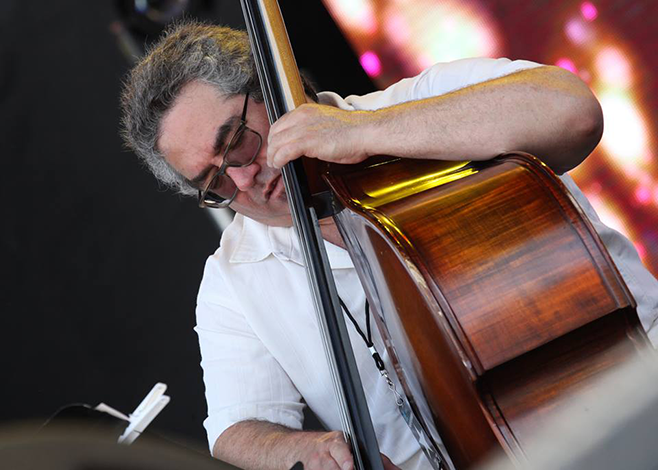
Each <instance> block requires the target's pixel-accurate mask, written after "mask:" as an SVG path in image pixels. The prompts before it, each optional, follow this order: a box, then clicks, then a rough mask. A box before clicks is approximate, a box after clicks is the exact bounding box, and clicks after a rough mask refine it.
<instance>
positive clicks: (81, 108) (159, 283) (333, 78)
mask: <svg viewBox="0 0 658 470" xmlns="http://www.w3.org/2000/svg"><path fill="white" fill-rule="evenodd" d="M316 3H318V4H316ZM208 4H209V5H210V6H209V8H208V10H207V11H205V12H204V14H205V17H206V18H215V19H216V20H215V21H216V22H219V23H223V24H228V25H231V26H238V27H242V26H241V25H242V14H241V12H240V10H239V3H238V2H237V1H230V2H208ZM321 8H322V7H321V5H319V2H293V1H287V2H282V9H283V11H284V14H285V15H286V19H287V24H288V28H289V31H290V36H291V40H292V43H293V46H294V47H295V48H296V52H297V59H298V63H299V64H300V66H301V67H302V68H303V69H305V70H307V71H308V72H309V74H310V75H311V77H312V78H314V79H315V81H316V82H317V83H318V85H319V86H320V87H321V88H328V89H333V90H335V91H337V92H339V93H341V94H350V93H363V92H366V91H369V90H371V89H372V85H371V84H370V82H369V80H368V79H367V77H366V76H365V74H364V73H363V71H362V70H361V69H360V67H359V66H358V63H357V61H356V59H355V58H354V56H353V54H352V53H351V51H350V50H349V48H348V46H347V45H346V44H345V42H344V40H343V39H342V37H341V36H340V33H339V32H338V31H337V29H336V28H335V26H334V25H333V23H332V21H331V19H330V18H329V16H328V15H327V14H326V12H325V11H324V10H322V9H321ZM118 17H119V15H118V12H117V9H116V5H115V4H114V3H113V2H109V1H108V2H80V1H72V0H68V1H66V0H59V1H57V2H47V1H30V2H25V1H21V0H2V2H0V103H1V104H0V126H1V132H0V154H1V158H2V163H1V164H2V171H1V172H0V175H1V178H2V180H1V181H0V188H1V191H2V192H1V198H0V207H1V211H2V212H1V214H0V221H1V222H0V223H1V224H2V236H1V237H0V243H1V245H0V270H1V274H2V278H1V281H2V288H1V290H0V292H1V293H0V312H1V321H0V361H1V363H2V368H1V371H2V383H3V384H4V386H3V387H2V395H1V400H0V420H2V423H3V424H7V423H12V422H17V421H23V420H28V419H29V420H34V421H35V422H36V423H39V422H43V421H45V420H46V419H47V417H48V416H50V415H51V414H52V413H54V412H55V411H56V410H57V409H58V408H59V407H60V406H62V405H65V404H69V403H76V402H83V403H89V404H92V405H95V404H97V403H99V402H101V401H104V402H106V403H108V404H110V405H111V406H114V407H115V408H117V409H119V410H121V411H123V412H126V413H129V412H130V411H132V410H133V409H134V408H135V407H136V406H137V404H138V403H139V401H140V400H141V399H142V397H143V396H144V395H145V394H146V393H147V392H148V391H149V390H150V388H151V387H152V386H153V385H154V384H155V383H156V382H158V381H161V382H165V383H167V384H168V385H169V389H168V394H169V395H170V396H171V397H172V401H171V403H170V404H169V406H168V407H167V408H166V409H165V410H164V412H163V413H162V414H161V415H160V417H158V419H157V420H156V421H155V422H154V425H153V427H154V428H155V429H156V430H158V431H159V432H162V433H164V434H167V435H170V436H175V437H176V436H178V437H182V438H184V439H187V440H188V441H191V443H193V444H197V445H198V446H199V447H200V448H203V447H204V446H205V445H206V441H205V439H206V438H205V431H204V430H203V428H202V421H203V419H204V418H205V413H206V406H205V399H204V395H203V383H202V373H201V369H200V367H199V360H200V358H199V352H198V346H197V339H196V334H195V333H194V331H193V327H194V323H195V319H194V305H195V297H196V293H197V288H198V284H199V281H200V278H201V273H202V269H203V263H204V261H205V259H206V257H207V256H208V255H209V254H211V253H212V252H213V251H214V250H215V249H216V247H217V245H218V242H219V236H220V233H219V230H218V229H217V227H216V226H215V224H214V223H213V222H212V221H211V219H210V217H208V215H207V214H205V213H204V212H203V211H201V210H199V209H196V207H195V203H194V201H192V200H187V199H183V198H180V197H178V196H176V195H173V194H172V193H171V192H169V191H165V190H164V189H162V188H160V187H159V186H158V184H157V183H156V181H155V180H154V179H153V178H152V177H151V176H150V175H149V174H148V173H147V172H146V170H145V169H144V168H142V167H141V166H140V164H139V163H138V161H137V159H136V158H135V156H134V155H132V154H131V153H130V152H127V151H125V150H123V149H122V142H121V140H120V138H119V136H118V131H117V130H118V127H119V110H118V96H119V93H120V89H121V81H122V79H123V77H124V76H125V74H126V72H127V71H128V69H129V67H130V63H129V61H128V60H127V59H126V57H124V55H122V53H121V52H120V50H119V48H118V47H117V42H116V38H115V36H114V35H113V34H112V33H110V30H109V25H110V23H111V22H112V21H115V20H117V19H118ZM326 44H331V48H327V46H326ZM323 48H324V49H323ZM339 60H340V61H341V62H340V63H339ZM320 77H321V78H322V79H321V80H320Z"/></svg>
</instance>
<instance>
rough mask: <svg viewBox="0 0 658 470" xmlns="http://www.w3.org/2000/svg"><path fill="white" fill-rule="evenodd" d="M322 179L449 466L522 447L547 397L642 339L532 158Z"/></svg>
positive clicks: (586, 379) (577, 216)
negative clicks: (396, 191)
mask: <svg viewBox="0 0 658 470" xmlns="http://www.w3.org/2000/svg"><path fill="white" fill-rule="evenodd" d="M446 168H448V171H447V172H446ZM326 179H327V181H328V183H329V185H330V186H331V187H332V189H333V190H334V191H335V193H336V194H337V197H338V198H339V199H340V201H341V203H342V204H343V205H344V206H345V210H344V211H343V212H342V213H341V214H339V215H338V216H337V222H338V223H339V226H340V228H341V233H343V235H344V238H346V242H347V244H348V246H349V247H350V250H351V251H352V254H353V256H356V258H357V261H356V263H355V264H356V266H357V270H358V271H359V275H360V276H361V278H362V282H363V284H364V286H365V288H366V292H367V295H368V297H369V299H370V301H371V303H372V304H373V305H374V306H375V308H376V309H377V310H378V313H379V314H380V315H381V317H382V318H383V321H380V322H379V324H380V327H381V329H382V332H383V335H384V337H385V338H386V339H387V341H388V345H389V347H390V348H391V355H392V357H394V358H400V357H401V358H403V359H399V360H397V362H396V368H397V369H399V370H401V371H402V373H401V377H400V379H401V382H402V383H403V386H404V387H405V391H407V392H409V393H412V392H413V390H411V388H413V387H411V385H412V384H413V383H416V382H417V383H420V384H421V385H422V392H421V395H422V396H421V397H416V398H417V399H418V400H426V401H427V403H428V404H429V407H430V409H431V412H429V413H426V416H423V417H422V419H423V420H424V421H426V424H427V426H428V427H429V428H431V427H432V426H434V427H435V428H436V429H437V430H438V431H439V433H440V434H441V436H442V437H443V439H444V441H445V443H446V446H447V447H448V449H449V452H450V455H451V456H452V458H453V460H454V461H455V464H456V465H457V468H460V469H466V468H471V467H472V466H473V465H475V463H476V462H479V461H481V459H483V458H485V456H486V455H487V453H488V452H489V451H491V450H492V449H494V448H503V449H504V450H505V451H506V452H508V454H509V455H510V456H511V457H513V458H523V451H522V447H523V443H524V442H526V438H527V436H528V435H529V434H530V433H531V432H532V431H533V430H534V429H535V428H536V427H537V426H541V423H542V422H544V420H545V418H546V416H547V415H549V414H550V412H551V410H552V409H553V408H555V407H556V406H558V404H559V403H561V402H563V401H564V400H565V399H566V398H567V397H568V396H570V395H571V394H572V393H573V391H574V390H577V389H579V388H582V387H585V386H586V384H589V383H590V380H591V378H592V377H594V376H597V375H598V374H599V373H602V372H603V371H605V370H608V369H609V368H611V367H612V366H614V365H615V364H616V363H617V362H618V361H617V359H619V358H620V357H622V356H627V355H633V354H635V351H636V343H637V342H639V343H646V342H647V341H646V336H644V334H643V332H642V331H641V328H640V326H639V322H638V320H637V315H636V314H635V312H634V301H633V299H632V297H631V296H630V294H629V293H628V289H627V288H626V286H625V285H624V283H623V281H622V280H621V277H620V275H619V273H618V271H617V270H616V268H615V267H614V265H612V263H611V260H610V257H609V255H608V254H607V252H606V251H605V248H604V247H603V244H602V243H601V241H600V239H599V238H598V236H597V235H596V233H595V232H594V231H593V229H592V227H591V224H590V223H589V222H588V221H587V220H585V218H584V217H583V215H582V213H581V211H580V209H579V208H578V207H577V206H575V205H574V203H573V201H572V198H571V197H570V195H569V194H568V193H566V192H565V191H566V190H565V189H564V187H563V186H562V184H561V182H560V181H559V180H558V179H557V178H556V177H555V176H554V175H552V173H551V172H550V170H549V169H548V168H547V167H545V166H544V165H542V164H541V163H539V162H538V161H537V160H536V159H534V158H533V157H531V156H526V155H522V154H513V155H509V156H508V157H507V158H505V159H500V160H497V161H493V162H486V163H477V164H469V165H466V166H463V165H461V166H458V167H454V169H453V168H452V167H450V166H449V165H447V164H446V163H445V162H427V161H409V160H406V161H402V160H395V159H394V160H390V161H388V162H384V163H382V162H381V161H379V162H378V163H377V164H376V165H368V163H365V164H362V165H361V167H360V168H359V169H357V171H354V168H351V169H350V171H349V172H348V171H345V170H344V169H343V168H340V167H334V168H333V169H332V172H331V173H330V174H329V175H327V176H326ZM391 185H395V186H396V189H397V188H401V190H400V193H405V194H404V196H405V197H404V198H402V197H397V196H396V195H392V193H391V191H389V190H388V188H390V187H391ZM359 257H363V258H368V262H367V263H366V262H365V261H360V260H359V259H358V258H359ZM631 337H632V338H634V340H633V341H631V340H630V339H629V338H631ZM613 350H614V351H624V352H623V353H620V354H618V355H617V353H612V352H611V351H613ZM430 421H431V422H430Z"/></svg>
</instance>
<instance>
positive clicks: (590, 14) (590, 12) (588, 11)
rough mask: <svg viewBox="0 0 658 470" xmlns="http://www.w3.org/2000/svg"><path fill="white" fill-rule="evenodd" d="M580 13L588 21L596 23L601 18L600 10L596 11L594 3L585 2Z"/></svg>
mask: <svg viewBox="0 0 658 470" xmlns="http://www.w3.org/2000/svg"><path fill="white" fill-rule="evenodd" d="M580 13H581V14H582V15H583V18H585V19H586V20H587V21H594V20H595V19H596V17H597V16H599V10H597V9H596V7H595V6H594V4H593V3H592V2H583V3H582V4H581V5H580Z"/></svg>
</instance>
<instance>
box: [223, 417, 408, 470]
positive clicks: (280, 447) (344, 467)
mask: <svg viewBox="0 0 658 470" xmlns="http://www.w3.org/2000/svg"><path fill="white" fill-rule="evenodd" d="M213 456H214V457H216V458H218V459H221V460H223V461H225V462H228V463H231V464H233V465H236V466H238V467H240V468H244V469H246V470H281V469H289V468H292V466H293V465H294V464H295V463H297V462H302V464H303V465H304V470H354V459H353V458H352V452H351V449H350V446H349V445H348V444H347V443H346V442H345V440H344V439H343V433H341V432H340V431H332V432H310V431H296V430H293V429H289V428H286V427H284V426H280V425H277V424H272V423H268V422H267V421H242V422H240V423H236V424H234V425H233V426H231V427H230V428H228V429H227V430H226V431H224V432H223V433H222V435H221V436H219V438H218V439H217V441H216V442H215V446H214V448H213ZM382 461H383V463H384V469H385V470H399V469H398V467H396V466H395V465H394V464H393V463H392V462H391V461H390V460H389V458H388V457H386V456H385V455H383V454H382Z"/></svg>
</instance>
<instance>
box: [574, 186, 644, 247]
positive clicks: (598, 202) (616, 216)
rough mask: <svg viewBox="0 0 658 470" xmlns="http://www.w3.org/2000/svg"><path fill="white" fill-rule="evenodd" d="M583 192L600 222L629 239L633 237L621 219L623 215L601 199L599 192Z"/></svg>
mask: <svg viewBox="0 0 658 470" xmlns="http://www.w3.org/2000/svg"><path fill="white" fill-rule="evenodd" d="M583 193H584V194H585V196H586V197H587V199H588V200H589V202H590V203H591V204H592V207H594V210H595V211H596V213H597V215H598V216H599V219H601V222H603V223H604V224H606V225H607V226H608V227H610V228H612V229H614V230H616V231H618V232H619V233H621V234H622V235H624V236H626V237H627V238H630V239H631V240H632V239H633V238H634V237H631V236H630V234H629V233H628V230H627V224H626V222H625V221H624V219H623V215H622V214H621V213H620V212H619V211H617V210H616V209H615V208H614V206H612V204H610V203H609V202H608V201H606V200H605V199H603V198H602V197H601V196H600V194H597V193H594V192H590V191H587V190H583Z"/></svg>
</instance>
